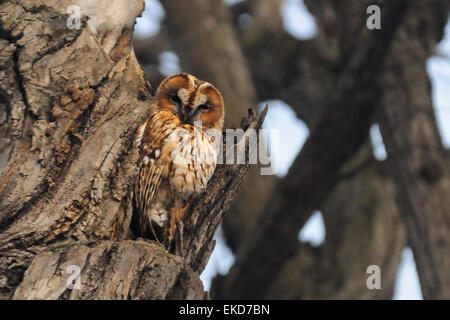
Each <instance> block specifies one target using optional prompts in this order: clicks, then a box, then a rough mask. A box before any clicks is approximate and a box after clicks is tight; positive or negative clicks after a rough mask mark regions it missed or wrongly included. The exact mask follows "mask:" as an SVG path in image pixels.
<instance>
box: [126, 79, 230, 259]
mask: <svg viewBox="0 0 450 320" xmlns="http://www.w3.org/2000/svg"><path fill="white" fill-rule="evenodd" d="M223 121H224V103H223V99H222V95H221V94H220V92H219V90H217V89H216V88H215V87H214V86H213V85H212V84H210V83H208V82H205V81H201V80H198V79H197V78H195V77H194V76H192V75H189V74H186V73H178V74H175V75H172V76H169V77H167V78H166V79H164V81H163V82H162V83H161V84H160V86H159V88H158V90H157V92H156V94H155V97H154V99H153V102H152V104H151V106H150V112H149V117H148V119H147V120H146V121H145V122H144V123H143V124H142V125H141V126H140V127H139V128H138V130H137V132H136V137H135V144H136V146H137V147H138V148H139V154H140V157H139V176H138V178H137V180H136V182H135V185H134V195H133V206H134V212H133V219H132V229H133V231H134V232H135V233H136V234H137V235H138V236H141V237H146V238H154V239H156V240H157V241H159V242H161V243H163V244H165V245H166V247H167V248H168V249H169V250H172V251H173V250H175V251H179V250H182V249H181V248H173V247H174V243H175V242H174V238H175V236H177V237H178V240H179V241H177V243H178V242H182V240H181V238H179V237H181V236H182V227H183V225H182V219H183V217H184V214H185V212H186V209H187V207H188V205H189V203H190V202H191V201H192V199H193V197H194V196H196V195H198V194H200V193H201V192H202V191H204V190H205V188H206V185H207V183H208V181H209V179H210V178H211V176H212V175H213V173H214V170H215V167H216V163H217V158H218V153H219V148H220V140H221V139H220V135H221V133H222V127H223ZM181 245H182V244H181Z"/></svg>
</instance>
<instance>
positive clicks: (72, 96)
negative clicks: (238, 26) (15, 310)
mask: <svg viewBox="0 0 450 320" xmlns="http://www.w3.org/2000/svg"><path fill="white" fill-rule="evenodd" d="M71 5H75V6H78V8H79V9H80V13H81V19H80V21H79V22H80V27H79V28H69V27H68V26H69V25H70V26H73V25H74V23H76V22H77V19H76V17H75V19H73V18H74V17H69V15H68V14H66V13H67V10H68V8H69V6H71ZM71 8H72V9H73V7H71ZM143 9H144V1H143V0H134V1H124V0H114V1H109V0H101V1H96V2H95V4H91V2H90V1H87V0H78V1H68V0H63V1H61V0H58V1H56V0H55V1H47V2H46V4H45V5H43V4H42V3H41V2H40V1H37V0H25V1H7V2H5V1H2V2H0V27H1V30H0V107H1V108H0V139H1V141H2V143H1V145H0V170H1V176H0V194H1V198H0V232H1V233H0V252H1V254H0V297H1V298H4V299H8V298H13V299H37V298H40V299H60V298H65V299H167V298H178V299H193V298H195V299H202V298H205V297H206V294H205V293H204V290H203V286H202V283H201V281H200V280H199V277H198V275H199V273H200V272H201V271H202V270H203V268H204V267H205V265H206V263H207V261H208V258H209V255H210V254H211V251H212V249H213V247H214V241H213V239H212V237H213V234H214V231H215V229H216V228H217V225H218V223H219V221H220V219H221V218H222V216H223V214H224V212H225V211H226V210H227V209H228V207H229V206H230V202H231V200H232V199H233V197H234V196H235V195H236V193H237V191H238V189H239V187H240V185H241V183H242V182H243V180H244V177H245V174H246V172H247V170H248V165H226V166H224V165H222V166H218V168H217V169H216V172H215V174H214V176H213V178H212V180H211V181H210V183H209V184H208V193H207V194H203V195H201V196H199V197H198V198H197V199H195V201H194V202H193V203H192V204H191V206H190V208H189V211H188V215H187V218H186V221H185V231H184V234H183V235H184V241H185V244H186V248H187V249H186V250H185V251H184V254H183V256H175V255H171V254H169V253H168V252H167V251H166V250H165V248H163V247H162V245H160V244H156V243H154V242H151V241H148V240H145V239H137V240H136V239H134V236H133V234H132V233H131V232H130V229H129V224H130V219H131V215H132V210H131V201H130V186H131V185H132V184H133V181H134V179H135V176H136V174H137V165H136V163H137V150H136V148H134V147H133V137H134V134H135V131H136V128H137V127H138V125H139V124H140V123H142V122H143V121H144V119H145V117H146V116H147V112H148V106H149V104H150V103H151V98H152V97H151V95H150V93H149V87H150V86H149V83H148V82H147V81H146V79H145V76H144V73H143V71H142V69H141V67H140V66H139V64H138V62H137V60H136V58H135V55H134V52H133V49H132V47H131V42H132V35H133V28H134V23H135V19H136V17H137V16H138V15H139V14H140V13H141V12H142V11H143ZM73 12H74V11H72V13H71V14H73ZM118 13H120V14H118ZM111 19H113V20H114V23H110V22H111ZM262 120H263V118H261V119H260V120H259V121H258V120H257V119H256V117H255V115H254V114H253V113H249V116H248V118H246V119H244V120H243V121H242V122H241V125H240V127H242V128H243V129H244V130H246V129H257V128H259V127H260V126H261V125H262ZM244 139H245V138H244ZM243 142H244V141H240V142H238V143H243ZM226 147H227V149H229V148H234V147H235V146H234V147H233V146H226ZM77 275H79V279H80V285H81V286H80V287H77V285H76V286H75V287H74V288H73V290H72V289H70V288H71V286H68V284H70V283H71V281H72V280H74V279H75V278H76V276H77Z"/></svg>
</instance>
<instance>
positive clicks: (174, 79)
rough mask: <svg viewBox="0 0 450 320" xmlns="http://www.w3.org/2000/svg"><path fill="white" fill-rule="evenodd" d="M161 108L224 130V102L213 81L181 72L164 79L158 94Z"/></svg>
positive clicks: (184, 120) (187, 120) (185, 119)
mask: <svg viewBox="0 0 450 320" xmlns="http://www.w3.org/2000/svg"><path fill="white" fill-rule="evenodd" d="M154 105H155V107H156V108H157V111H162V110H164V111H169V112H172V113H173V114H175V115H176V116H177V117H178V118H179V119H180V120H181V122H182V123H186V124H192V125H193V124H194V122H199V121H201V125H202V129H205V130H206V129H217V130H220V131H221V130H222V127H223V120H224V112H225V110H224V103H223V99H222V95H221V94H220V92H219V90H217V89H216V88H215V87H214V86H213V85H212V84H210V83H208V82H205V81H202V80H199V79H197V78H196V77H194V76H192V75H190V74H187V73H177V74H174V75H172V76H169V77H167V78H166V79H164V81H163V82H161V84H160V85H159V88H158V90H157V91H156V95H155V104H154Z"/></svg>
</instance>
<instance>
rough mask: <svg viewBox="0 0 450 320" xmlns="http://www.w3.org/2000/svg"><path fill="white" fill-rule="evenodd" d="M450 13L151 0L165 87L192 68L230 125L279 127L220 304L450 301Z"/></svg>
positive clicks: (152, 65)
mask: <svg viewBox="0 0 450 320" xmlns="http://www.w3.org/2000/svg"><path fill="white" fill-rule="evenodd" d="M373 4H375V5H378V6H379V7H380V8H381V29H380V30H369V29H368V28H367V27H366V20H367V19H368V17H369V14H367V13H366V10H367V8H368V6H369V5H373ZM449 8H450V3H449V2H448V1H440V0H433V1H429V2H419V1H401V0H396V1H390V2H388V1H375V2H374V1H356V0H355V1H353V0H346V1H340V2H335V1H330V0H315V1H307V0H305V1H304V2H303V1H300V0H244V1H239V0H237V1H236V0H235V1H232V0H227V1H225V0H223V1H222V0H212V1H201V0H164V1H161V2H158V1H156V0H151V1H147V10H146V11H145V12H144V15H143V17H142V18H140V19H138V24H137V29H136V32H135V40H134V48H135V51H136V55H137V57H138V60H139V61H140V62H141V64H142V65H143V66H145V70H146V72H147V76H148V77H149V79H150V80H151V83H152V84H153V85H154V86H155V85H156V84H158V83H159V82H160V81H161V79H163V77H165V76H167V75H169V74H172V73H175V72H178V71H186V72H191V73H193V74H196V75H197V76H198V77H200V78H202V79H205V80H207V81H211V82H212V83H214V84H216V85H217V87H219V88H220V89H221V91H222V93H223V95H224V99H225V103H226V106H227V111H226V112H227V114H226V118H227V119H226V120H227V124H228V125H230V124H231V123H237V122H238V121H239V116H240V115H241V114H243V112H244V110H245V109H246V108H247V107H249V106H254V105H257V104H259V105H263V104H264V103H266V102H268V101H269V104H270V106H271V108H270V111H269V114H268V117H267V120H266V124H265V126H266V127H267V128H269V129H278V130H279V135H280V139H279V141H269V147H271V148H272V153H273V155H275V154H274V153H275V150H278V151H277V154H276V157H274V159H273V161H275V165H276V166H277V169H278V174H277V176H261V175H259V170H258V168H257V167H256V166H255V167H254V168H253V169H252V170H251V171H250V176H249V177H248V180H247V181H246V184H245V186H244V190H243V191H242V193H241V195H240V196H239V197H238V199H237V201H235V203H234V205H233V207H232V210H230V211H229V212H228V213H227V214H226V215H225V219H224V221H223V224H222V228H221V229H220V230H219V232H218V234H217V236H216V237H217V240H218V245H217V247H216V249H215V251H214V253H213V256H212V258H211V261H210V263H209V265H208V267H207V269H206V271H205V272H204V274H203V279H204V284H205V285H206V287H207V288H209V287H210V286H211V296H212V298H275V299H276V298H285V299H301V298H348V299H353V298H354V299H365V298H366V299H367V298H382V299H390V298H393V297H395V298H402V297H403V298H404V297H407V298H421V297H422V293H423V297H424V298H444V297H446V298H449V297H450V255H449V254H448V252H450V204H449V201H450V200H449V199H450V197H449V194H450V180H449V179H450V177H449V160H448V151H447V149H446V148H448V146H449V145H450V114H449V112H450V108H449V107H450V106H449V101H450V99H449V96H448V92H450V90H448V88H449V85H450V83H449V75H450V64H449V61H448V59H449V57H448V54H449V53H450V49H449V47H450V45H449V43H450V39H448V38H447V37H446V38H445V39H444V40H442V39H443V38H444V36H445V30H446V29H445V25H446V23H447V19H448V12H449ZM447 30H448V28H447ZM441 41H442V43H441V44H440V45H438V43H439V42H441ZM383 142H384V143H383ZM274 144H277V145H276V148H275V145H274ZM311 237H312V238H311ZM314 238H316V239H317V238H318V240H316V241H315V242H314V241H312V242H311V241H307V240H311V239H314ZM409 248H412V252H413V253H414V258H415V261H416V262H417V271H418V276H419V279H420V283H421V288H420V287H419V284H418V283H417V278H415V277H416V275H415V272H414V271H415V265H414V261H413V259H412V254H411V250H410V249H409ZM231 265H232V267H231V269H230V270H228V268H229V267H230V266H231ZM369 265H378V266H379V267H380V269H381V275H382V285H381V289H380V290H369V289H368V288H367V286H366V279H367V277H368V276H369V275H368V274H367V273H366V269H367V267H368V266H369ZM400 266H402V270H409V271H407V272H406V273H405V272H399V267H400ZM218 272H219V274H218V275H217V277H215V278H214V280H213V281H212V284H211V283H210V281H211V278H212V277H214V276H215V274H216V273H218ZM404 274H409V275H410V276H409V278H406V279H405V280H403V282H401V283H403V285H400V284H401V283H400V282H399V281H400V280H399V277H401V276H403V275H404ZM402 288H403V289H402Z"/></svg>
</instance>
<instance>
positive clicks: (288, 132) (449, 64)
mask: <svg viewBox="0 0 450 320" xmlns="http://www.w3.org/2000/svg"><path fill="white" fill-rule="evenodd" d="M224 1H226V2H227V3H234V2H239V1H240V0H224ZM146 2H147V6H146V8H147V10H146V11H145V12H144V13H143V17H142V18H138V20H137V25H136V36H149V35H152V34H156V33H157V32H158V31H159V26H160V22H161V20H162V19H163V17H164V10H163V8H162V6H161V5H160V3H159V2H158V1H157V0H146ZM149 9H150V10H149ZM281 14H282V16H283V22H284V26H285V29H286V31H287V32H289V33H290V34H292V35H293V36H294V37H296V38H298V39H308V38H311V37H314V35H315V34H316V26H315V22H314V18H313V17H312V16H311V15H310V14H309V13H308V11H307V10H306V8H305V6H304V4H303V1H302V0H284V4H283V6H282V8H281ZM427 70H428V73H429V75H430V78H431V82H432V85H433V93H432V98H433V103H434V106H435V111H436V116H437V120H438V125H439V130H440V132H441V135H442V139H443V142H444V145H445V146H446V147H450V24H448V25H447V27H446V34H445V38H444V40H443V41H442V42H441V44H440V45H439V47H438V50H437V53H436V55H435V56H434V57H432V58H431V59H429V61H428V64H427ZM160 71H161V72H162V73H163V74H164V75H169V74H172V73H175V72H178V71H180V67H179V64H178V58H177V56H176V54H174V53H173V52H164V53H163V54H161V56H160ZM265 103H269V104H270V111H269V113H268V116H267V118H266V121H265V127H266V128H268V129H280V131H279V134H280V137H279V141H280V142H281V143H282V144H280V147H279V152H280V153H279V156H278V157H277V161H276V163H275V166H277V168H278V175H279V176H280V177H282V176H284V175H285V174H286V173H287V170H288V168H289V166H290V165H291V163H292V161H293V160H294V159H295V157H296V155H297V154H298V152H299V151H300V149H301V147H302V146H303V143H304V142H305V140H306V139H307V137H308V134H309V132H308V129H307V127H306V126H305V124H304V123H303V122H302V121H301V120H299V119H297V118H296V117H295V114H294V112H293V111H292V110H291V108H290V107H289V106H288V105H286V104H285V103H283V102H281V101H264V102H261V105H263V104H265ZM281 128H282V129H281ZM370 136H371V140H372V144H373V151H374V155H375V157H376V158H377V159H378V160H380V161H381V160H384V159H385V158H386V150H385V149H384V145H383V140H382V138H381V135H380V132H379V129H378V126H376V125H374V126H373V127H372V128H371V130H370ZM269 146H270V141H269ZM325 232H326V231H325V227H324V223H323V219H322V216H321V213H320V212H318V211H317V212H314V213H313V215H312V216H311V218H310V219H309V220H308V222H307V223H306V225H305V226H304V227H303V228H302V230H300V232H299V241H302V242H310V243H311V244H312V245H315V246H318V245H320V244H321V243H322V242H323V241H324V238H325ZM216 240H217V244H216V248H215V249H214V252H213V254H212V256H211V258H210V261H209V263H208V266H207V267H206V269H205V271H204V272H203V274H202V276H201V278H202V280H203V283H204V285H205V289H206V290H208V289H209V287H210V283H211V279H212V278H213V277H214V276H215V275H216V274H217V273H221V274H226V273H227V272H228V270H229V268H230V267H231V265H232V264H233V261H234V256H233V254H232V253H231V251H230V250H229V248H228V247H227V246H226V244H225V242H224V240H223V236H222V231H221V229H220V228H219V230H218V231H217V233H216ZM394 299H422V293H421V290H420V284H419V280H418V277H417V270H416V266H415V263H414V258H413V254H412V251H411V249H410V248H405V250H404V251H403V254H402V259H401V265H400V267H399V270H398V276H397V281H396V285H395V290H394Z"/></svg>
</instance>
